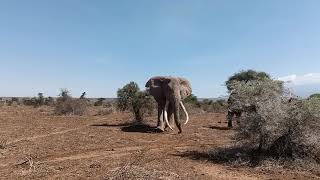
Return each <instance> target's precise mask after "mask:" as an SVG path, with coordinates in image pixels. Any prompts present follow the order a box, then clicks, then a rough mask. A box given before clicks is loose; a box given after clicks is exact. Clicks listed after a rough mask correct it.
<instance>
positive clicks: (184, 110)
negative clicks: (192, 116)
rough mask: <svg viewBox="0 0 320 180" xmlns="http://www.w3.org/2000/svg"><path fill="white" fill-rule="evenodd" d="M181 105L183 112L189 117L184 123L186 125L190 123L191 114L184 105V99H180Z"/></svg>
mask: <svg viewBox="0 0 320 180" xmlns="http://www.w3.org/2000/svg"><path fill="white" fill-rule="evenodd" d="M180 105H181V107H182V109H183V112H184V113H185V114H186V117H187V120H186V122H185V123H184V125H186V124H188V122H189V115H188V112H187V110H186V108H185V107H184V105H183V103H182V101H180Z"/></svg>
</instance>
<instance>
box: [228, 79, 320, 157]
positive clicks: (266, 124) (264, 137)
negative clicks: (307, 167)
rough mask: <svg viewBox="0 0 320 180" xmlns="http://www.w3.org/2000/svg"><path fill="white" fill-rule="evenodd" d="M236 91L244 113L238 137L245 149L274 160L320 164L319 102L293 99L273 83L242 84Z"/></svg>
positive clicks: (236, 84)
mask: <svg viewBox="0 0 320 180" xmlns="http://www.w3.org/2000/svg"><path fill="white" fill-rule="evenodd" d="M233 89H234V90H235V91H236V96H237V97H236V98H237V99H238V100H239V102H240V103H241V105H242V107H243V108H244V111H245V113H244V114H243V116H242V117H241V120H240V124H239V127H238V128H237V129H236V134H235V139H236V140H237V142H240V144H242V147H243V148H245V149H253V150H254V151H255V152H256V153H257V154H258V155H266V156H269V157H272V158H275V159H291V160H295V159H309V160H313V161H318V162H320V161H319V160H320V159H319V158H320V156H319V147H320V138H319V136H318V135H319V133H320V121H319V120H320V108H319V107H320V100H319V99H317V98H311V99H309V100H300V99H292V98H290V97H288V94H289V93H288V92H287V91H286V90H284V88H283V85H282V82H279V81H273V80H264V81H248V82H239V83H235V84H234V85H233ZM248 107H255V108H254V110H252V108H251V110H248V109H249V108H248ZM246 108H248V109H246Z"/></svg>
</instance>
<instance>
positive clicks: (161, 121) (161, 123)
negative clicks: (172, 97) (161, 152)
mask: <svg viewBox="0 0 320 180" xmlns="http://www.w3.org/2000/svg"><path fill="white" fill-rule="evenodd" d="M161 115H162V118H161ZM157 129H159V130H160V131H162V132H163V131H164V110H163V108H162V107H158V124H157Z"/></svg>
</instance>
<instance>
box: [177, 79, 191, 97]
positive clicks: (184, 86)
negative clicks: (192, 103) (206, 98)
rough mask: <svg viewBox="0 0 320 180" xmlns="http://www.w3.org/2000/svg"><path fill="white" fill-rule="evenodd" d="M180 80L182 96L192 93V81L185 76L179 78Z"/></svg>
mask: <svg viewBox="0 0 320 180" xmlns="http://www.w3.org/2000/svg"><path fill="white" fill-rule="evenodd" d="M179 80H180V93H181V96H182V98H183V99H184V98H186V97H188V96H190V95H191V94H192V88H191V84H190V82H189V81H188V80H187V79H185V78H179Z"/></svg>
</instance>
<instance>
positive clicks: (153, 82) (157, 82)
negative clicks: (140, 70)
mask: <svg viewBox="0 0 320 180" xmlns="http://www.w3.org/2000/svg"><path fill="white" fill-rule="evenodd" d="M165 81H166V78H165V77H162V76H157V77H153V78H151V79H150V80H149V81H148V82H147V84H146V85H145V87H161V86H162V85H163V83H164V82H165Z"/></svg>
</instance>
